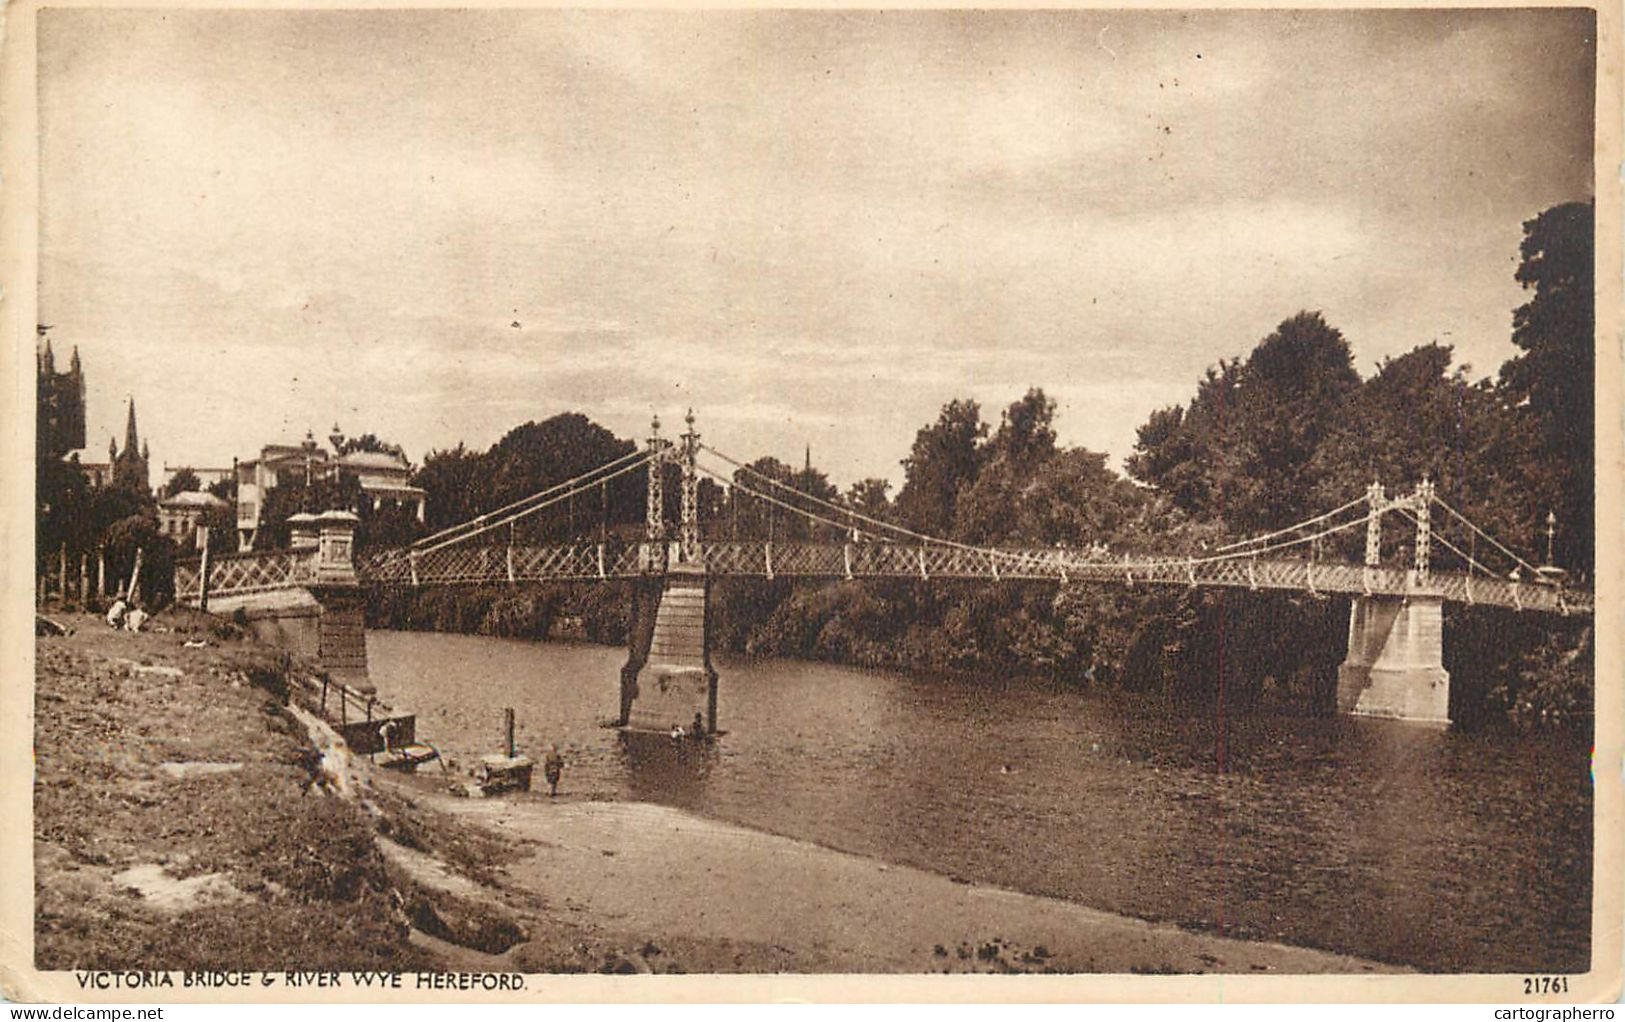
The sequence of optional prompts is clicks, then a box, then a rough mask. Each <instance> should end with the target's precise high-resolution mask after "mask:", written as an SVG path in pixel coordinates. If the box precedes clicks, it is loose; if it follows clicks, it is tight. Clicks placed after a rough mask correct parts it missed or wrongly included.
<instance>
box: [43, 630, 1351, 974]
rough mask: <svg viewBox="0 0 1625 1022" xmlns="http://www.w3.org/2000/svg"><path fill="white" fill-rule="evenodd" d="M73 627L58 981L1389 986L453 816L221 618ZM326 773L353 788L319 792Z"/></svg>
mask: <svg viewBox="0 0 1625 1022" xmlns="http://www.w3.org/2000/svg"><path fill="white" fill-rule="evenodd" d="M64 620H65V621H66V622H67V623H69V624H70V625H71V626H73V627H74V628H75V632H74V634H72V635H69V636H65V637H51V638H42V639H41V640H40V641H39V643H38V646H37V657H38V659H37V665H38V666H37V669H36V736H35V746H36V750H37V752H36V755H37V762H38V773H37V782H36V788H35V824H36V825H35V896H36V927H35V936H36V964H37V965H38V966H39V967H40V968H42V969H107V970H118V969H130V968H139V969H213V968H229V969H286V968H295V967H298V968H327V969H367V968H377V969H394V970H407V969H414V970H415V969H456V970H470V969H479V970H486V971H494V970H509V969H512V970H518V971H526V972H532V971H534V972H583V971H600V972H626V973H635V972H673V973H677V972H688V973H694V972H780V971H783V972H827V971H861V972H940V971H947V972H1073V971H1087V972H1148V973H1167V972H1180V973H1186V972H1245V973H1253V974H1266V973H1295V972H1367V971H1378V970H1381V969H1382V967H1380V966H1376V965H1373V964H1371V963H1367V962H1362V961H1359V960H1357V959H1354V958H1349V957H1345V956H1340V955H1334V954H1328V953H1323V952H1318V951H1311V950H1306V949H1300V948H1292V947H1285V946H1281V945H1274V944H1263V943H1251V942H1246V941H1237V940H1227V939H1224V938H1220V937H1216V936H1212V935H1205V934H1198V933H1191V932H1187V931H1183V930H1179V929H1176V928H1174V927H1171V926H1162V925H1157V924H1152V923H1146V922H1142V921H1139V920H1135V919H1130V918H1126V917H1121V916H1115V915H1112V914H1110V913H1106V912H1100V911H1095V910H1091V909H1087V908H1084V907H1082V906H1079V905H1076V904H1072V903H1069V902H1065V901H1060V900H1057V899H1050V898H1043V897H1038V896H1034V895H1028V894H1021V893H1017V892H1013V891H1007V890H1001V889H997V888H991V887H985V886H979V885H972V884H967V883H963V882H958V881H956V880H954V879H950V878H948V877H944V876H940V875H935V874H932V873H928V872H925V871H922V870H917V869H911V868H907V867H902V866H896V865H892V864H888V863H885V862H881V861H879V860H876V859H871V858H866V857H863V856H856V855H848V854H844V853H841V852H836V851H832V850H830V849H827V848H823V847H821V846H818V845H814V844H811V843H808V842H804V841H797V840H793V839H790V838H783V837H777V836H773V835H769V834H765V833H761V832H757V831H753V830H750V829H747V828H743V827H738V826H732V825H727V824H721V823H717V822H714V821H711V820H708V819H705V818H702V817H698V816H694V815H692V814H689V813H685V812H682V811H680V810H675V809H670V808H665V807H660V806H655V805H650V804H646V803H638V802H614V803H611V802H591V801H574V800H570V799H561V800H557V801H544V800H539V799H518V800H500V799H499V800H466V799H456V798H453V797H451V796H450V795H447V794H444V793H443V789H444V782H443V781H442V780H441V779H440V778H439V776H438V775H437V774H436V773H435V772H434V768H432V767H431V768H429V772H428V773H426V775H425V776H424V777H421V778H415V779H408V778H402V777H398V776H395V775H388V774H386V772H384V771H381V770H377V769H376V768H373V767H370V766H369V765H368V764H366V763H365V762H363V761H358V760H354V759H351V758H349V757H346V756H344V755H343V753H342V750H341V749H337V748H335V747H334V746H333V744H332V733H331V731H330V730H329V729H327V728H326V727H325V726H324V725H323V724H322V723H321V722H320V721H318V720H316V718H315V717H314V716H313V715H311V714H310V713H309V712H308V710H307V709H305V708H302V707H301V706H300V705H299V702H300V700H299V699H298V698H297V692H298V688H297V686H296V685H291V684H290V681H291V679H292V678H293V676H294V675H296V674H297V673H298V671H299V670H300V668H301V665H299V664H298V663H297V662H294V661H290V660H288V658H286V657H284V656H282V655H281V654H279V653H277V652H276V651H273V650H269V649H266V648H264V647H260V646H258V645H257V644H254V643H252V642H250V641H247V640H244V639H241V638H238V637H235V636H233V635H232V634H231V630H230V629H229V627H227V626H224V625H223V624H222V623H220V622H215V621H211V620H210V619H207V618H202V617H199V616H196V615H185V614H178V615H160V616H159V618H158V619H157V621H156V622H155V623H156V624H157V625H158V626H159V627H160V628H164V629H167V630H166V631H163V632H154V633H150V634H142V635H129V634H127V633H122V632H113V631H111V630H109V629H107V628H106V626H105V625H103V624H101V623H100V622H99V621H97V619H95V618H92V617H88V616H78V617H73V616H69V617H66V618H64ZM188 642H190V643H193V644H197V643H206V645H193V646H190V647H189V646H188V645H186V644H187V643H188ZM290 696H293V698H291V699H290V698H289V697H290ZM324 754H325V755H326V756H327V757H328V759H327V762H328V764H329V766H330V767H331V768H332V769H334V770H336V771H337V777H338V785H337V787H338V788H339V789H340V794H326V793H320V792H312V793H310V794H306V793H305V788H306V786H307V783H308V782H309V780H310V778H311V777H312V776H313V774H314V773H315V772H316V764H317V763H318V762H319V761H320V760H321V757H322V756H323V755H324Z"/></svg>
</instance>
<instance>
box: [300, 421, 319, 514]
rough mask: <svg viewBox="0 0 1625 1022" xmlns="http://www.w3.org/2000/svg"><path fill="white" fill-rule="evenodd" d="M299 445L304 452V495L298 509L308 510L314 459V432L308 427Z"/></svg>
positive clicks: (309, 508)
mask: <svg viewBox="0 0 1625 1022" xmlns="http://www.w3.org/2000/svg"><path fill="white" fill-rule="evenodd" d="M300 447H301V448H302V449H303V450H304V452H305V495H304V499H303V500H302V501H301V502H300V503H301V505H302V506H301V508H300V510H302V511H309V510H311V503H312V501H311V494H310V484H311V467H312V465H313V464H314V463H315V461H316V434H315V433H312V432H311V431H310V430H308V429H307V430H305V442H304V443H303V444H300Z"/></svg>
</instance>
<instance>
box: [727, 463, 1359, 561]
mask: <svg viewBox="0 0 1625 1022" xmlns="http://www.w3.org/2000/svg"><path fill="white" fill-rule="evenodd" d="M699 470H700V471H702V472H704V473H705V474H706V475H708V476H711V477H712V478H713V479H717V480H718V481H721V482H728V480H726V479H725V478H724V477H723V476H722V475H721V474H720V473H718V472H716V471H714V470H713V469H710V468H707V467H704V466H701V467H699ZM731 485H733V486H736V487H738V488H739V489H740V490H742V491H744V492H745V493H748V494H750V495H751V496H753V497H756V498H758V499H761V500H765V501H768V502H769V503H771V504H776V505H778V506H779V507H782V508H784V509H785V510H787V511H791V512H794V513H796V514H799V515H802V516H803V517H805V518H808V519H810V520H813V521H817V522H820V523H822V524H824V525H829V526H833V527H834V528H836V529H840V528H842V525H841V523H840V522H838V521H835V520H833V519H830V518H826V517H824V516H823V515H820V514H817V513H816V512H813V511H809V510H807V509H805V508H798V507H795V506H793V505H791V504H788V503H786V502H784V501H782V500H779V499H778V498H776V497H773V496H770V495H769V494H766V493H762V492H761V491H758V490H756V489H753V488H752V487H750V486H747V485H746V484H744V483H740V482H733V483H731ZM797 492H799V491H797ZM1370 518H1371V514H1370V513H1367V514H1366V515H1364V516H1362V517H1360V518H1356V519H1353V520H1352V521H1348V522H1344V523H1343V524H1342V525H1334V526H1332V527H1331V528H1328V529H1322V530H1320V531H1319V532H1316V533H1312V534H1310V535H1305V536H1300V537H1298V538H1296V539H1291V540H1287V541H1286V542H1282V543H1276V544H1273V545H1271V546H1270V547H1267V548H1265V549H1261V550H1250V551H1244V552H1241V553H1227V554H1217V555H1214V556H1211V557H1198V558H1189V557H1182V558H1161V559H1151V560H1140V561H1131V562H1128V563H1129V565H1130V567H1133V568H1140V569H1151V568H1159V567H1166V566H1170V565H1175V566H1181V567H1183V566H1193V565H1197V564H1212V563H1217V562H1220V561H1233V560H1240V559H1243V558H1250V557H1256V556H1258V555H1259V554H1262V553H1273V552H1274V551H1276V550H1285V549H1288V548H1290V547H1295V546H1300V545H1302V544H1304V543H1311V542H1314V541H1316V540H1320V539H1323V538H1325V537H1327V536H1331V535H1335V534H1336V533H1339V532H1344V531H1346V530H1348V529H1352V528H1355V527H1356V526H1360V525H1364V524H1365V523H1366V522H1367V521H1368V520H1369V519H1370ZM914 535H916V536H918V535H919V534H918V533H915V534H914ZM921 538H923V539H925V540H927V541H928V542H937V543H945V544H946V545H951V546H954V547H957V548H959V549H962V550H966V551H970V552H972V553H978V554H982V555H984V556H992V557H999V556H1013V554H1012V552H1010V551H1005V550H999V549H998V548H996V547H977V546H970V545H968V544H965V543H949V542H948V541H943V540H935V539H932V538H931V537H929V536H926V537H921ZM1068 561H1069V563H1073V564H1074V565H1076V564H1081V562H1074V561H1072V560H1071V558H1068Z"/></svg>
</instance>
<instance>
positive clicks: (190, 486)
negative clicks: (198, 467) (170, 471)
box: [163, 468, 203, 499]
mask: <svg viewBox="0 0 1625 1022" xmlns="http://www.w3.org/2000/svg"><path fill="white" fill-rule="evenodd" d="M201 489H203V480H201V479H199V478H198V477H197V473H196V472H193V471H192V470H191V469H189V468H183V469H181V470H180V471H178V472H176V473H175V474H174V475H172V476H170V477H169V482H167V483H165V484H164V488H163V495H164V497H165V498H166V499H167V498H169V497H173V496H174V495H175V494H177V493H192V492H195V491H197V490H201Z"/></svg>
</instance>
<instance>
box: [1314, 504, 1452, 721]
mask: <svg viewBox="0 0 1625 1022" xmlns="http://www.w3.org/2000/svg"><path fill="white" fill-rule="evenodd" d="M1366 502H1367V506H1368V508H1369V515H1370V517H1369V518H1368V519H1367V523H1366V546H1365V563H1366V572H1367V583H1366V588H1367V589H1368V590H1370V589H1371V588H1372V584H1371V583H1372V581H1373V580H1374V577H1375V575H1376V573H1377V572H1379V571H1381V565H1382V515H1383V513H1384V512H1386V511H1389V510H1393V509H1395V508H1402V509H1404V510H1407V511H1409V512H1410V513H1411V516H1412V517H1413V518H1414V519H1415V520H1416V545H1415V559H1414V564H1413V567H1412V569H1411V570H1410V571H1408V572H1406V574H1405V590H1406V592H1405V594H1404V595H1403V596H1388V595H1368V596H1356V597H1354V598H1353V600H1352V601H1351V604H1350V607H1349V646H1348V656H1347V657H1346V658H1345V659H1344V661H1343V665H1342V666H1341V667H1340V668H1338V671H1337V708H1338V709H1339V710H1341V711H1342V712H1344V713H1352V714H1355V715H1356V716H1363V717H1389V718H1394V719H1397V720H1410V721H1416V722H1419V723H1425V724H1432V725H1437V726H1443V725H1446V724H1448V723H1450V675H1449V674H1448V673H1447V672H1446V671H1445V669H1444V596H1443V593H1442V592H1441V591H1440V590H1439V589H1438V587H1436V586H1434V585H1433V584H1432V580H1431V575H1430V570H1429V556H1430V553H1431V549H1432V530H1431V516H1430V512H1431V510H1432V505H1433V483H1432V482H1430V481H1429V480H1427V479H1423V480H1422V481H1421V482H1420V483H1418V484H1417V486H1416V490H1415V492H1413V493H1411V494H1410V495H1409V496H1405V497H1397V498H1395V499H1393V500H1388V499H1387V498H1386V497H1385V496H1384V494H1383V488H1382V484H1381V483H1372V484H1371V487H1370V489H1368V490H1367V491H1366Z"/></svg>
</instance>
